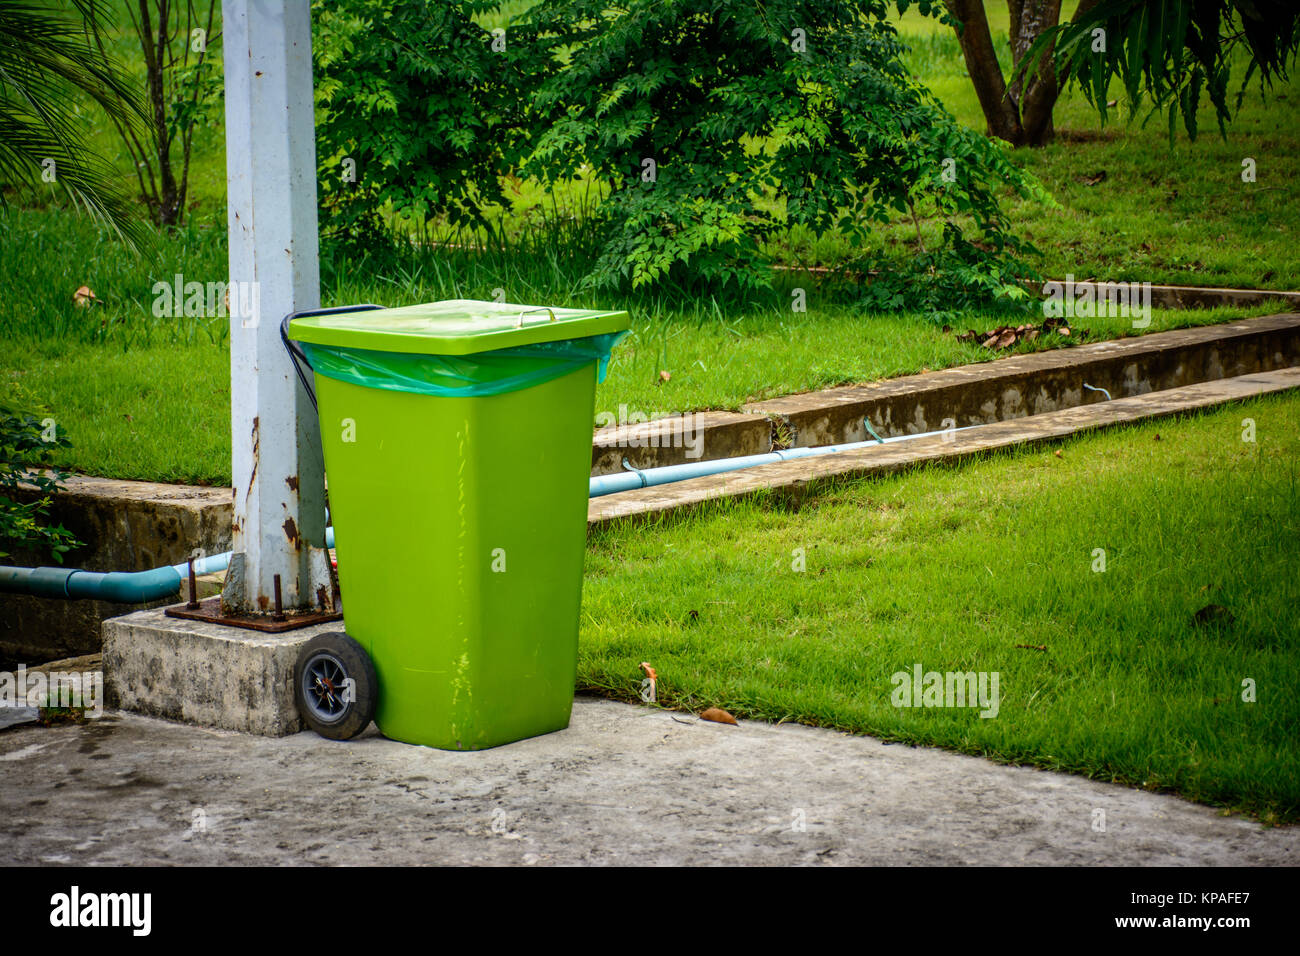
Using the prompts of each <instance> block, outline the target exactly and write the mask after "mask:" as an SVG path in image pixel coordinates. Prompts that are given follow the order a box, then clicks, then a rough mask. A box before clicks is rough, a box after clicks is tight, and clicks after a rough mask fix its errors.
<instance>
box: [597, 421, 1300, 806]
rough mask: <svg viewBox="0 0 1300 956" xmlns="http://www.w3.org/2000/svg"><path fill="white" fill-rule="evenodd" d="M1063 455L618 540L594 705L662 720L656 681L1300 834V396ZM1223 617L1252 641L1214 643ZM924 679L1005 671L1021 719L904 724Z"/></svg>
mask: <svg viewBox="0 0 1300 956" xmlns="http://www.w3.org/2000/svg"><path fill="white" fill-rule="evenodd" d="M1245 418H1252V419H1254V421H1255V422H1256V429H1257V431H1256V436H1257V442H1256V443H1254V444H1250V443H1246V442H1243V441H1242V420H1243V419H1245ZM1055 447H1056V448H1059V449H1060V451H1061V457H1059V458H1058V457H1056V456H1055V455H1054V454H1053V449H1052V448H1051V447H1039V448H1035V449H1030V450H1022V451H1019V452H1014V453H1002V454H996V455H992V456H988V457H986V458H985V459H982V460H980V461H978V462H976V463H972V464H968V465H963V466H958V467H952V468H942V467H931V468H925V469H922V470H919V471H914V472H911V473H908V474H906V475H902V476H897V477H891V478H887V479H882V480H870V481H859V482H855V483H840V484H833V485H829V486H825V487H823V488H821V489H820V490H819V492H818V493H815V494H810V495H809V497H808V498H807V499H806V500H805V501H804V503H803V506H802V508H801V510H799V511H798V513H791V512H789V511H786V510H783V508H782V507H781V506H780V505H779V504H778V503H777V502H776V500H775V499H769V500H766V501H764V500H753V501H740V502H738V501H734V500H733V501H724V502H720V503H718V504H716V505H713V506H710V507H709V508H707V509H706V510H703V511H700V512H695V513H691V514H688V515H685V516H681V515H675V516H667V517H664V518H661V519H659V520H657V521H654V522H651V523H639V524H635V525H632V526H624V525H613V526H604V527H601V528H598V529H595V530H593V532H592V534H591V537H590V542H589V549H588V556H587V572H586V584H585V592H584V596H583V623H582V636H581V641H580V660H579V684H580V686H581V687H583V688H585V689H588V690H594V691H596V692H598V693H601V694H605V695H609V696H612V697H617V698H621V699H626V700H636V699H637V688H638V685H639V682H640V679H641V674H640V672H639V670H638V664H639V663H640V662H641V661H648V662H650V663H651V664H652V665H653V666H654V667H655V668H656V669H657V670H658V675H659V684H658V691H659V697H660V701H661V702H662V703H663V704H665V705H666V706H670V707H680V708H686V709H691V710H700V709H703V708H704V707H709V706H719V707H723V708H726V709H727V710H729V711H731V712H732V713H734V714H736V715H737V716H741V717H751V718H759V719H765V720H774V721H798V722H800V723H806V724H814V725H819V726H825V727H833V728H837V729H840V730H846V731H853V732H860V733H870V734H873V735H876V736H879V737H882V738H884V739H887V740H896V741H903V742H907V743H912V744H922V743H924V744H935V745H939V746H943V747H946V748H950V749H953V750H959V751H962V752H965V753H971V754H979V755H983V756H987V757H991V758H993V759H996V760H1000V761H1006V762H1013V763H1026V764H1032V765H1034V766H1039V767H1043V768H1049V769H1058V770H1065V771H1070V772H1073V773H1080V774H1084V775H1086V776H1089V777H1094V778H1098V779H1102V780H1109V781H1119V782H1123V783H1126V784H1131V785H1134V786H1141V787H1146V788H1148V789H1152V790H1168V791H1173V792H1176V793H1179V794H1182V795H1184V796H1186V797H1189V798H1191V799H1194V800H1199V801H1203V802H1205V803H1210V804H1214V805H1217V806H1221V807H1224V808H1228V809H1231V810H1242V811H1246V812H1249V813H1251V814H1255V815H1257V816H1258V817H1259V818H1260V819H1261V820H1264V821H1270V822H1290V821H1295V820H1296V819H1297V816H1298V815H1300V761H1297V759H1296V758H1297V752H1296V751H1297V741H1298V737H1297V734H1298V732H1300V701H1298V700H1297V697H1296V695H1295V689H1296V688H1297V687H1300V653H1298V652H1300V486H1298V484H1297V480H1298V475H1300V471H1298V466H1300V396H1295V395H1290V396H1284V397H1276V398H1268V399H1262V400H1256V401H1252V402H1248V403H1243V404H1239V405H1233V406H1229V407H1226V408H1222V409H1219V410H1216V411H1213V412H1210V413H1207V414H1203V415H1198V416H1194V417H1188V418H1182V419H1179V420H1177V421H1171V420H1165V421H1160V422H1154V423H1149V424H1145V425H1141V426H1137V427H1132V428H1126V429H1122V430H1111V431H1107V432H1103V433H1096V434H1091V435H1087V436H1083V437H1079V438H1075V439H1072V440H1069V441H1066V442H1064V443H1062V444H1060V445H1058V446H1055ZM797 549H802V554H803V556H804V560H805V562H806V570H805V571H802V572H800V571H795V570H792V568H793V566H794V564H795V562H796V560H797V558H798V554H799V551H798V550H797ZM1096 549H1104V551H1105V570H1104V572H1100V573H1098V572H1096V571H1094V570H1093V567H1094V564H1095V562H1096V560H1097V556H1096V554H1095V550H1096ZM1209 604H1217V605H1221V606H1222V607H1225V608H1227V609H1228V611H1229V613H1230V614H1231V615H1232V619H1231V621H1230V622H1225V621H1221V622H1219V623H1214V624H1209V625H1205V626H1201V625H1197V624H1196V623H1195V622H1194V615H1195V614H1196V612H1197V611H1198V610H1200V609H1201V608H1203V607H1205V606H1206V605H1209ZM1019 645H1031V646H1035V647H1036V646H1045V647H1046V650H1045V651H1040V650H1036V649H1032V648H1030V649H1026V648H1024V647H1021V646H1019ZM916 664H920V665H922V668H923V669H924V670H926V671H930V670H934V671H939V672H946V671H963V672H964V671H976V672H979V671H984V672H997V673H998V674H999V675H1000V680H999V691H1000V698H1001V699H1000V708H999V711H998V713H997V716H996V717H993V718H988V719H984V718H980V717H979V716H977V714H976V712H974V711H972V710H967V709H961V710H958V709H941V708H933V709H904V708H898V707H894V706H892V705H891V700H890V698H891V693H892V692H893V689H894V685H893V684H892V683H891V675H893V674H894V673H896V672H899V671H905V672H909V673H910V672H911V671H912V669H913V667H914V666H915V665H916ZM1246 680H1250V681H1253V682H1254V686H1255V689H1256V690H1255V692H1256V697H1257V700H1256V702H1255V703H1246V702H1244V701H1243V699H1242V694H1243V681H1246Z"/></svg>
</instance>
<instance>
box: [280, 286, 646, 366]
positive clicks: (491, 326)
mask: <svg viewBox="0 0 1300 956" xmlns="http://www.w3.org/2000/svg"><path fill="white" fill-rule="evenodd" d="M628 327H629V323H628V316H627V313H626V312H599V311H596V310H594V309H556V308H552V307H548V306H537V305H512V304H511V303H509V302H480V301H478V300H475V299H449V300H447V301H445V302H429V303H426V304H425V305H408V306H403V307H401V308H397V309H368V310H364V311H361V312H340V313H336V314H334V315H310V316H303V317H301V318H297V319H293V320H292V321H291V322H290V323H289V336H290V338H293V339H295V340H297V341H299V342H307V343H309V344H312V345H331V346H342V347H344V348H355V349H370V350H373V351H378V352H407V353H414V354H420V355H470V354H473V353H475V352H489V351H493V350H495V349H506V348H513V347H515V346H519V345H535V344H537V343H538V342H558V341H564V340H567V339H581V338H586V337H587V336H591V335H603V334H605V333H607V332H621V331H623V330H625V329H627V328H628Z"/></svg>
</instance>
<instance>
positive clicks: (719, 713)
mask: <svg viewBox="0 0 1300 956" xmlns="http://www.w3.org/2000/svg"><path fill="white" fill-rule="evenodd" d="M700 720H711V721H713V722H714V723H715V724H734V723H735V722H736V718H735V717H732V716H731V715H730V714H729V713H727V712H726V711H725V710H723V709H722V708H721V707H710V708H709V709H708V710H706V711H705V712H704V713H702V714H700Z"/></svg>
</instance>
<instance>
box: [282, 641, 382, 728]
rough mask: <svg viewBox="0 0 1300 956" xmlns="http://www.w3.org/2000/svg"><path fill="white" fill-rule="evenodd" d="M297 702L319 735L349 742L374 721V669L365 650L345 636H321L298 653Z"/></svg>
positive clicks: (294, 671) (294, 682) (295, 691)
mask: <svg viewBox="0 0 1300 956" xmlns="http://www.w3.org/2000/svg"><path fill="white" fill-rule="evenodd" d="M349 688H350V692H349ZM293 698H294V701H295V702H296V703H297V705H298V713H299V714H301V715H302V719H303V722H304V723H306V725H307V726H308V727H310V728H311V729H312V730H314V731H316V733H318V734H320V735H321V736H322V737H328V738H329V739H330V740H351V739H352V738H353V737H355V736H356V735H357V734H359V733H361V731H363V730H365V729H366V727H368V726H369V725H370V721H371V720H372V719H373V718H374V716H375V703H376V701H377V699H378V682H377V681H376V679H375V665H374V664H372V663H371V662H370V655H369V654H367V653H366V652H365V649H364V648H363V647H362V646H361V645H360V644H358V643H357V642H356V641H354V640H353V639H352V638H350V637H348V636H347V635H346V634H344V633H343V632H342V631H330V632H329V633H327V634H319V635H317V636H316V637H313V638H312V639H311V640H310V641H308V642H307V643H306V645H304V647H303V649H302V650H301V651H299V652H298V661H297V663H295V664H294V668H293Z"/></svg>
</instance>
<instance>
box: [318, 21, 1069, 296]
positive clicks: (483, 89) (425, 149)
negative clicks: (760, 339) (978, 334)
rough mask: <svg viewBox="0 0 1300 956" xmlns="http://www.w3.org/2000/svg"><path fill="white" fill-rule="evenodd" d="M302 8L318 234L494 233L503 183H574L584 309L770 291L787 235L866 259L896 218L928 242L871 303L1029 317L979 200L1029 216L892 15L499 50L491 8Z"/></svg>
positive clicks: (1002, 244) (517, 38)
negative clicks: (593, 185) (656, 297)
mask: <svg viewBox="0 0 1300 956" xmlns="http://www.w3.org/2000/svg"><path fill="white" fill-rule="evenodd" d="M318 8H319V10H318V13H319V21H318V29H319V38H318V40H317V44H318V52H317V73H318V78H319V88H320V91H321V94H320V102H321V105H322V107H323V115H322V119H321V123H320V127H319V136H320V142H321V149H320V153H321V156H322V157H323V161H322V172H321V183H322V188H323V190H324V192H325V196H326V208H327V209H328V210H329V215H330V220H329V222H327V224H326V225H327V230H328V229H329V228H330V227H331V226H332V227H334V228H335V229H336V230H337V231H340V232H343V233H348V232H349V231H355V230H356V228H357V227H358V226H364V225H366V224H369V226H370V227H371V228H373V226H374V224H375V223H376V222H377V221H378V219H377V217H378V215H379V213H380V212H381V211H383V210H391V211H392V212H394V213H396V214H397V215H399V216H401V217H404V218H407V219H411V220H414V221H416V222H419V223H421V224H423V223H426V222H428V221H429V220H431V219H439V220H442V221H445V222H448V223H450V224H451V225H453V226H465V225H473V226H480V227H481V226H487V225H489V223H488V215H487V212H486V210H487V209H488V208H489V207H492V206H506V205H507V197H506V194H505V191H504V190H503V185H502V183H503V178H504V177H507V176H510V175H514V174H515V173H519V174H522V175H525V176H533V177H536V178H537V179H538V180H540V181H541V182H543V183H544V184H546V185H547V186H548V187H550V188H551V189H552V190H557V189H560V188H563V186H564V185H565V184H567V183H569V182H572V181H573V180H574V179H575V178H578V177H580V176H583V175H587V174H591V175H594V176H595V177H596V178H597V179H598V181H599V183H600V185H601V186H602V187H603V189H604V192H605V195H604V198H603V199H602V200H601V201H600V202H599V203H598V204H597V205H595V206H594V209H593V210H592V211H591V212H590V213H589V217H590V218H589V222H588V223H587V232H588V234H589V235H590V236H591V237H592V242H593V244H594V245H595V246H596V247H597V249H598V253H597V254H596V256H594V260H595V265H594V267H592V268H591V269H590V271H588V273H587V275H586V285H587V286H588V287H592V288H596V289H602V290H625V289H627V288H629V287H630V288H632V289H638V288H648V287H654V286H661V285H666V284H671V285H673V286H674V287H677V288H680V289H688V290H689V289H691V288H693V287H694V288H702V287H708V288H715V289H716V288H725V287H728V286H731V287H733V288H738V289H739V290H753V289H761V288H767V287H769V286H770V285H771V283H772V272H771V269H770V266H769V263H768V262H767V260H766V259H765V257H764V255H763V254H762V251H761V249H762V244H763V243H764V242H765V241H768V240H770V239H771V238H772V237H773V236H774V235H777V234H779V233H780V232H781V231H782V230H785V229H787V228H789V227H791V226H802V227H805V228H807V229H808V230H810V231H811V232H812V233H813V234H814V235H823V234H825V233H826V232H828V231H830V230H838V231H839V232H840V233H842V234H844V235H845V236H847V237H848V240H849V242H850V244H851V245H852V246H853V247H855V248H859V249H866V248H869V246H870V243H869V241H868V240H869V237H870V234H871V232H872V230H874V229H875V228H876V227H878V226H879V225H880V224H882V223H886V222H889V221H890V220H891V219H892V218H894V217H896V216H899V215H903V216H907V217H911V218H912V219H914V220H916V221H917V223H918V226H917V234H918V240H917V241H918V245H919V243H920V221H921V219H922V218H937V219H938V220H940V221H941V222H942V223H943V228H942V230H941V240H940V241H939V243H938V244H937V245H934V246H933V247H932V248H924V247H921V248H918V249H916V250H914V253H915V254H914V255H913V256H911V257H910V258H909V261H908V262H907V263H906V264H905V265H902V266H901V267H900V263H898V262H897V261H887V260H881V259H880V258H879V257H878V256H875V255H868V254H866V253H865V252H864V253H863V254H862V256H861V258H860V259H859V260H858V261H856V262H852V263H848V264H847V266H846V271H847V272H850V273H867V272H874V273H877V277H876V278H875V279H874V280H873V281H872V282H871V283H870V284H869V285H868V292H867V296H868V300H869V302H870V303H871V304H873V305H875V306H884V307H898V306H908V307H912V308H916V307H921V308H938V307H939V306H940V305H941V304H947V305H949V306H955V305H957V304H966V303H970V304H984V303H987V302H989V301H991V300H996V299H999V298H1002V299H1016V298H1024V290H1023V289H1022V288H1021V287H1020V285H1019V284H1018V281H1017V279H1018V277H1020V276H1023V275H1026V274H1029V273H1030V272H1031V271H1032V270H1030V269H1029V268H1028V266H1026V265H1025V264H1024V263H1023V262H1022V261H1021V256H1022V254H1023V253H1024V252H1026V251H1028V247H1025V246H1022V245H1021V244H1020V243H1019V242H1018V241H1017V240H1016V239H1015V237H1014V236H1012V235H1010V234H1009V233H1008V232H1007V231H1006V220H1005V218H1004V217H1003V215H1002V212H1001V210H1000V209H999V206H998V201H997V193H996V190H997V189H999V188H1002V187H1010V189H1011V190H1012V191H1013V192H1015V193H1017V194H1019V195H1021V196H1031V195H1037V196H1043V194H1042V192H1041V190H1039V189H1038V187H1036V186H1035V185H1034V184H1033V183H1032V182H1031V181H1030V180H1028V179H1027V178H1026V176H1025V175H1024V174H1023V173H1022V172H1021V171H1020V170H1019V169H1018V168H1017V167H1016V166H1015V165H1014V164H1013V163H1011V162H1010V161H1009V160H1008V158H1007V157H1006V154H1005V153H1004V152H1003V150H1002V148H1001V147H1000V146H998V145H997V144H996V143H994V142H991V141H990V140H988V139H987V138H986V137H984V136H982V135H980V134H978V133H976V132H973V131H971V130H968V129H966V128H965V127H962V126H961V125H960V124H958V123H957V122H956V120H955V119H953V117H952V116H951V115H949V114H948V113H947V112H946V111H945V110H944V108H943V107H942V105H940V103H939V102H938V101H937V100H936V99H935V97H934V96H933V95H931V94H930V92H929V91H928V90H927V89H926V88H925V87H924V86H922V85H921V84H920V83H919V82H918V81H917V80H916V79H915V78H913V77H912V76H911V75H910V74H909V73H908V71H907V69H906V68H905V67H904V65H903V63H902V61H901V55H902V53H903V52H904V50H905V48H904V46H903V44H902V42H901V41H900V39H899V37H898V35H897V33H896V32H895V30H894V28H893V27H892V26H891V25H890V24H889V23H888V22H887V21H886V19H885V18H886V15H887V13H888V11H889V9H890V4H889V3H887V2H886V0H771V2H768V3H766V4H762V5H757V4H755V5H751V4H741V3H728V2H723V0H627V2H625V3H623V4H621V5H619V6H616V7H611V6H609V5H608V4H607V3H605V2H604V0H541V2H540V3H538V4H536V5H534V6H532V7H531V8H529V9H527V10H526V11H525V12H523V13H522V14H520V15H519V16H518V17H516V18H515V19H514V21H512V22H511V23H510V24H509V27H508V30H507V31H506V33H505V34H504V35H501V34H497V35H495V36H494V34H493V33H492V32H491V31H489V30H488V29H487V28H486V27H484V26H481V25H480V24H479V23H478V22H476V21H475V19H474V17H475V16H478V17H482V16H484V15H485V14H487V13H489V12H493V11H495V12H496V13H497V14H498V15H499V5H498V4H496V3H492V2H486V0H460V2H447V3H442V4H433V5H426V4H423V3H418V2H415V0H405V2H401V0H399V2H397V3H395V4H391V8H390V5H389V4H387V3H386V2H384V0H342V2H340V3H334V4H328V5H326V4H318ZM494 41H495V42H494ZM494 47H495V49H494ZM344 157H350V158H352V159H353V160H355V161H356V175H357V180H358V181H357V182H356V183H347V182H343V181H342V180H341V179H340V175H339V174H340V171H341V170H342V169H344V168H345V167H344V166H343V165H342V160H343V158H344ZM593 171H594V172H593ZM1044 198H1045V197H1044Z"/></svg>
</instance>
